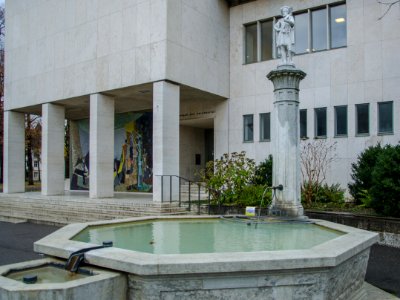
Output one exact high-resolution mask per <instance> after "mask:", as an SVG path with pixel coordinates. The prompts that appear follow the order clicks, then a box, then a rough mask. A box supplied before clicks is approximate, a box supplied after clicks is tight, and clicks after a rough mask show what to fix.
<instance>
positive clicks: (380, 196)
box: [349, 144, 400, 217]
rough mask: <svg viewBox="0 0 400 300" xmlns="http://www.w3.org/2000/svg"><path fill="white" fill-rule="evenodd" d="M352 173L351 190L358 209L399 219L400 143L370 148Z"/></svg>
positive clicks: (362, 154)
mask: <svg viewBox="0 0 400 300" xmlns="http://www.w3.org/2000/svg"><path fill="white" fill-rule="evenodd" d="M352 171H353V172H352V174H351V177H352V179H353V181H354V182H353V183H350V184H349V189H350V193H351V195H352V196H353V197H354V199H355V202H356V203H357V204H359V206H362V207H365V208H369V207H371V208H373V209H374V210H375V211H376V212H377V213H378V214H381V215H385V216H393V217H400V144H398V145H396V146H391V145H386V146H384V147H382V146H381V145H380V144H378V145H376V146H374V147H369V148H367V149H366V150H365V151H364V152H362V153H361V154H360V155H359V156H358V160H357V162H356V163H354V164H353V165H352Z"/></svg>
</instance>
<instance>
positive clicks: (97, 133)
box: [89, 94, 114, 198]
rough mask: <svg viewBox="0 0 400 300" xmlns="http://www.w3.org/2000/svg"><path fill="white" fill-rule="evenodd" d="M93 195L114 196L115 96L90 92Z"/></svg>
mask: <svg viewBox="0 0 400 300" xmlns="http://www.w3.org/2000/svg"><path fill="white" fill-rule="evenodd" d="M89 135H90V138H89V195H90V198H108V197H113V196H114V169H113V163H114V99H113V98H112V97H109V96H105V95H102V94H92V95H90V134H89Z"/></svg>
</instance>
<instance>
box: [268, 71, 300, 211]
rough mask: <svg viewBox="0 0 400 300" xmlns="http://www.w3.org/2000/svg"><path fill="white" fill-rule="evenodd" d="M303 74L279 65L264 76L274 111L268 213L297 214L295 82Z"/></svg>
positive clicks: (297, 137) (297, 90)
mask: <svg viewBox="0 0 400 300" xmlns="http://www.w3.org/2000/svg"><path fill="white" fill-rule="evenodd" d="M305 76H306V74H305V73H304V72H303V71H301V70H298V69H296V68H295V67H294V66H292V65H282V66H279V67H278V69H276V70H273V71H271V72H270V73H269V74H268V75H267V78H268V79H269V80H271V81H272V82H273V84H274V94H275V102H274V110H273V112H272V122H271V124H272V130H271V134H272V136H271V143H272V149H273V150H272V152H273V153H272V155H273V160H274V162H273V171H272V184H273V186H275V187H276V186H279V185H282V186H283V189H282V190H279V189H275V197H273V201H272V204H271V207H270V213H272V214H274V215H280V216H288V217H301V216H303V207H302V205H301V201H300V195H301V194H300V180H301V177H300V151H299V140H300V137H299V136H300V131H299V84H300V81H301V80H302V79H303V78H304V77H305Z"/></svg>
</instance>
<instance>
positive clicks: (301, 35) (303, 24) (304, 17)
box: [294, 13, 310, 54]
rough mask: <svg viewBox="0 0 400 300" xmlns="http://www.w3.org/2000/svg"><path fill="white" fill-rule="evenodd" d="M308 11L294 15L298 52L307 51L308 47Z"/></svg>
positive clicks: (295, 39)
mask: <svg viewBox="0 0 400 300" xmlns="http://www.w3.org/2000/svg"><path fill="white" fill-rule="evenodd" d="M308 19H309V18H308V13H303V14H298V15H295V16H294V23H295V24H296V25H295V26H294V41H295V49H296V54H300V53H307V52H309V51H310V49H309V47H308Z"/></svg>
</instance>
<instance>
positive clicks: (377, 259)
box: [0, 222, 400, 300]
mask: <svg viewBox="0 0 400 300" xmlns="http://www.w3.org/2000/svg"><path fill="white" fill-rule="evenodd" d="M58 228H59V227H55V226H49V225H39V224H31V223H19V224H13V223H6V222H0V265H7V264H12V263H17V262H22V261H26V260H32V259H39V258H41V256H40V255H38V254H36V253H34V252H33V242H35V241H37V240H39V239H41V238H42V237H44V236H46V235H48V234H50V233H52V232H53V231H55V230H57V229H58ZM365 279H366V281H367V282H368V283H370V284H372V285H374V286H377V287H379V288H380V289H383V290H386V291H388V292H390V293H392V294H394V295H397V297H400V249H399V248H393V247H385V246H379V245H374V246H372V248H371V254H370V258H369V263H368V269H367V275H366V278H365ZM370 288H372V289H371V292H370V293H371V294H370V295H371V296H372V293H373V292H374V291H373V287H370ZM378 298H379V296H378ZM378 298H376V297H375V298H374V299H376V300H378ZM371 299H372V298H371ZM387 299H389V298H387Z"/></svg>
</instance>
